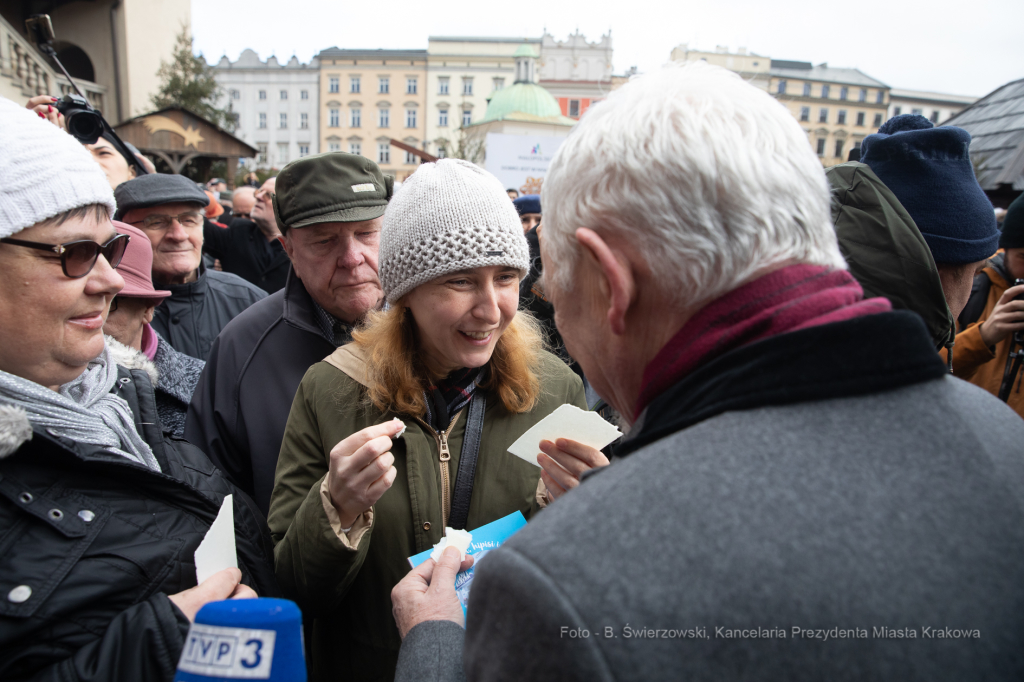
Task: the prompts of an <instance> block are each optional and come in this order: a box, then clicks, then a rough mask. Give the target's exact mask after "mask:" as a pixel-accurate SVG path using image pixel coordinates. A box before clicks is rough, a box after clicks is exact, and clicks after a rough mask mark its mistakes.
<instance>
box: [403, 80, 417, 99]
mask: <svg viewBox="0 0 1024 682" xmlns="http://www.w3.org/2000/svg"><path fill="white" fill-rule="evenodd" d="M416 80H417V79H415V78H406V79H405V94H407V95H415V94H416Z"/></svg>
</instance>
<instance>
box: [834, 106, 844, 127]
mask: <svg viewBox="0 0 1024 682" xmlns="http://www.w3.org/2000/svg"><path fill="white" fill-rule="evenodd" d="M836 123H838V124H839V125H846V109H840V110H839V114H838V116H837V117H836Z"/></svg>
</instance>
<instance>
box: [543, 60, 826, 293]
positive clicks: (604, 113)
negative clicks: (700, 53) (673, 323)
mask: <svg viewBox="0 0 1024 682" xmlns="http://www.w3.org/2000/svg"><path fill="white" fill-rule="evenodd" d="M829 198H830V195H829V187H828V181H827V179H826V178H825V173H824V169H823V168H822V166H821V163H820V162H819V161H818V159H817V158H816V157H815V155H814V153H813V152H812V151H811V148H810V145H809V144H808V143H807V135H806V134H805V133H804V132H803V130H801V128H800V125H799V124H798V123H797V122H796V120H795V119H794V118H793V116H792V115H791V114H790V113H789V112H788V111H786V109H785V107H783V106H782V105H781V104H780V103H779V102H776V101H775V100H774V99H773V98H772V97H771V96H770V95H769V94H768V93H766V92H764V91H762V90H758V89H757V88H755V87H754V86H752V85H749V84H748V83H745V82H744V81H743V80H742V79H741V78H740V77H739V76H737V75H736V74H734V73H731V72H729V71H726V70H725V69H722V68H719V67H715V66H709V65H707V64H705V63H696V64H690V65H686V66H681V65H677V64H674V65H669V66H666V67H664V68H661V69H659V70H657V71H654V72H652V73H649V74H646V75H644V76H641V77H639V78H634V79H633V80H631V81H630V82H629V83H627V84H626V85H624V86H623V87H622V88H620V89H618V90H616V91H615V92H613V93H611V95H610V96H609V97H608V99H606V100H605V101H603V102H600V103H599V104H597V105H596V106H593V107H591V108H590V110H589V111H588V112H587V114H586V115H585V116H584V117H583V119H582V120H581V121H580V123H579V124H578V125H577V126H576V128H575V129H574V130H573V131H572V133H571V134H570V135H569V137H568V138H567V139H566V140H565V142H564V143H562V146H561V147H560V148H559V149H558V152H557V154H555V158H554V159H553V160H552V162H551V167H550V169H549V171H548V175H547V178H546V179H545V180H544V186H543V197H542V202H543V206H544V241H545V249H546V250H547V252H548V254H549V255H550V256H551V258H552V260H553V261H554V262H556V263H557V264H558V267H557V268H549V269H550V270H554V272H549V273H547V274H546V276H549V277H548V279H549V281H550V283H551V284H552V285H554V286H555V287H557V288H559V289H561V290H563V291H572V290H573V288H574V287H573V283H572V282H573V280H572V277H573V270H574V267H575V263H576V259H577V257H578V256H579V244H578V242H577V241H576V239H575V237H574V234H575V231H576V229H577V228H579V227H588V228H590V229H592V230H594V231H595V232H597V233H598V234H615V235H617V236H619V237H620V238H622V239H624V240H628V242H627V243H630V244H634V245H635V246H636V247H637V248H639V249H640V250H641V252H642V253H643V254H644V256H645V258H646V261H647V264H648V266H649V267H650V268H651V271H652V274H653V275H654V277H655V279H656V280H657V281H659V282H661V283H662V292H663V293H664V294H665V295H666V296H668V297H670V300H671V301H672V302H673V304H681V305H685V306H687V307H689V306H694V305H701V304H704V303H706V302H708V301H711V300H713V299H715V298H718V297H719V296H722V295H723V294H725V293H727V292H729V291H731V290H733V289H735V288H737V287H738V286H740V285H742V284H743V283H745V282H746V281H748V280H750V279H751V278H752V276H754V275H755V274H757V273H758V272H759V271H764V270H766V269H769V268H771V267H773V266H778V265H781V264H783V263H787V262H794V263H809V264H816V265H823V266H827V267H831V268H840V269H845V268H846V262H845V261H844V260H843V257H842V255H841V254H840V252H839V246H838V244H837V243H836V235H835V231H834V228H833V227H832V220H831V214H830V208H829Z"/></svg>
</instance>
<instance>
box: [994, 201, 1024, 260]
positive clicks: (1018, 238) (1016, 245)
mask: <svg viewBox="0 0 1024 682" xmlns="http://www.w3.org/2000/svg"><path fill="white" fill-rule="evenodd" d="M999 248H1001V249H1020V248H1024V194H1021V195H1020V196H1019V197H1017V198H1016V199H1014V200H1013V203H1012V204H1010V208H1008V209H1006V217H1005V218H1003V235H1002V236H1001V237H1000V238H999Z"/></svg>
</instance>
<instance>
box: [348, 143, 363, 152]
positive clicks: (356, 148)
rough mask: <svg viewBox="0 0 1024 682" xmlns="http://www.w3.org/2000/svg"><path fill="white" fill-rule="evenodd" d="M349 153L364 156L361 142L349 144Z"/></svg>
mask: <svg viewBox="0 0 1024 682" xmlns="http://www.w3.org/2000/svg"><path fill="white" fill-rule="evenodd" d="M348 153H349V154H362V153H363V144H362V143H361V142H349V143H348Z"/></svg>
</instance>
